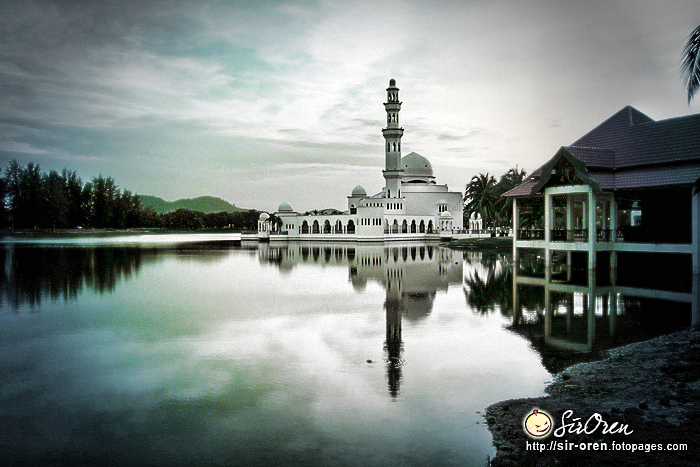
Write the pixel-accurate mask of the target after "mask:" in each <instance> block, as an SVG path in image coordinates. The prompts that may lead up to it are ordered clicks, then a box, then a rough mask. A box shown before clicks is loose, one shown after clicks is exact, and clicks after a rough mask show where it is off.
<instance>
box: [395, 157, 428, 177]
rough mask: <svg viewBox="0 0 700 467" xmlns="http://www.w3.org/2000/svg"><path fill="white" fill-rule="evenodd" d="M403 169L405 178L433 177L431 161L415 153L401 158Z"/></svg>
mask: <svg viewBox="0 0 700 467" xmlns="http://www.w3.org/2000/svg"><path fill="white" fill-rule="evenodd" d="M401 168H402V169H403V173H404V177H405V176H412V177H433V166H432V165H430V161H429V160H428V159H426V158H425V157H423V156H421V155H420V154H417V153H415V152H412V153H410V154H407V155H405V156H403V157H402V158H401Z"/></svg>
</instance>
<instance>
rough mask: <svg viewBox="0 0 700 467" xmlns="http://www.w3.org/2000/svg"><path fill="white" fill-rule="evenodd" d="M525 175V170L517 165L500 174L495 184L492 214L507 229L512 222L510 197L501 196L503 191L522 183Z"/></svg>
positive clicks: (500, 225)
mask: <svg viewBox="0 0 700 467" xmlns="http://www.w3.org/2000/svg"><path fill="white" fill-rule="evenodd" d="M526 177H527V172H525V170H524V169H519V168H518V166H517V165H516V166H515V167H513V168H511V169H509V170H508V172H506V173H505V174H503V175H501V179H500V180H499V182H498V184H497V185H496V195H497V197H498V199H497V200H496V202H495V206H494V214H495V218H496V220H497V223H498V225H499V227H501V228H505V229H507V228H508V227H509V226H510V225H511V224H512V223H513V220H512V219H513V216H512V214H513V210H512V203H511V200H510V199H507V198H504V197H502V195H503V193H506V192H507V191H510V190H512V189H513V188H515V187H517V186H520V185H522V184H523V182H524V181H525V178H526Z"/></svg>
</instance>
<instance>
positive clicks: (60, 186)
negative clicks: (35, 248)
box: [42, 170, 69, 229]
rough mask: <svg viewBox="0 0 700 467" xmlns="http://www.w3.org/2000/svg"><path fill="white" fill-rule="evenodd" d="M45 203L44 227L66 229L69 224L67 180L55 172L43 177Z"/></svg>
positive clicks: (43, 211) (43, 210)
mask: <svg viewBox="0 0 700 467" xmlns="http://www.w3.org/2000/svg"><path fill="white" fill-rule="evenodd" d="M42 184H43V188H44V190H43V192H44V196H45V199H44V202H43V208H42V214H43V222H42V227H50V228H53V229H56V227H58V228H62V227H66V225H67V224H68V210H69V203H68V196H67V192H66V181H65V179H64V178H63V177H62V176H61V175H60V174H59V173H58V172H56V171H55V170H51V171H50V172H49V173H48V174H44V175H43V176H42Z"/></svg>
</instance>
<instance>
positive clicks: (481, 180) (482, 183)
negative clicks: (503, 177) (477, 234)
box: [464, 172, 498, 228]
mask: <svg viewBox="0 0 700 467" xmlns="http://www.w3.org/2000/svg"><path fill="white" fill-rule="evenodd" d="M497 199H498V196H497V193H496V179H495V178H494V177H493V175H489V173H488V172H487V173H486V174H479V175H474V177H472V179H471V181H470V182H469V184H468V185H467V187H466V190H465V193H464V202H465V203H466V204H465V209H464V215H465V218H467V219H468V218H469V216H470V215H471V214H472V213H473V212H476V213H479V214H481V218H482V219H483V220H484V225H485V227H487V228H488V227H492V228H493V220H494V215H495V203H496V200H497Z"/></svg>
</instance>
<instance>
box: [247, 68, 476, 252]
mask: <svg viewBox="0 0 700 467" xmlns="http://www.w3.org/2000/svg"><path fill="white" fill-rule="evenodd" d="M386 92H387V101H386V102H385V103H384V107H385V109H386V121H387V126H386V128H384V129H382V133H383V135H384V142H385V144H384V170H383V171H382V174H383V175H384V180H385V186H384V188H383V189H382V191H381V192H379V193H377V194H375V195H371V196H369V195H367V192H366V191H365V189H364V188H362V186H360V185H357V186H356V187H355V188H354V189H353V190H352V193H350V195H349V196H348V208H347V211H345V212H339V211H323V212H321V213H318V214H309V213H306V214H303V213H299V212H295V211H294V209H293V208H292V206H291V205H290V204H289V203H288V202H286V201H285V202H283V203H282V204H280V206H279V208H278V210H277V211H276V212H275V213H274V217H276V218H277V219H278V220H276V221H275V222H272V219H274V217H271V216H270V215H269V214H267V213H262V214H261V215H260V219H259V221H258V238H259V239H263V240H265V239H269V240H272V241H274V240H302V239H307V240H333V241H338V240H345V241H348V240H350V241H389V240H410V239H421V240H424V239H432V238H434V239H439V238H443V239H445V238H451V237H452V234H453V233H456V232H460V231H461V230H462V229H463V225H462V214H463V210H464V204H463V200H462V193H460V192H456V191H450V190H449V188H448V187H447V185H438V184H437V183H436V182H435V176H434V175H433V168H432V166H431V165H430V161H428V159H426V158H425V157H423V156H421V155H420V154H416V153H415V152H411V153H410V154H407V155H406V156H403V157H402V156H401V137H402V136H403V128H401V127H400V126H399V112H400V111H401V101H400V100H399V88H398V87H396V81H395V80H393V79H392V80H390V81H389V87H388V88H387V89H386Z"/></svg>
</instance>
